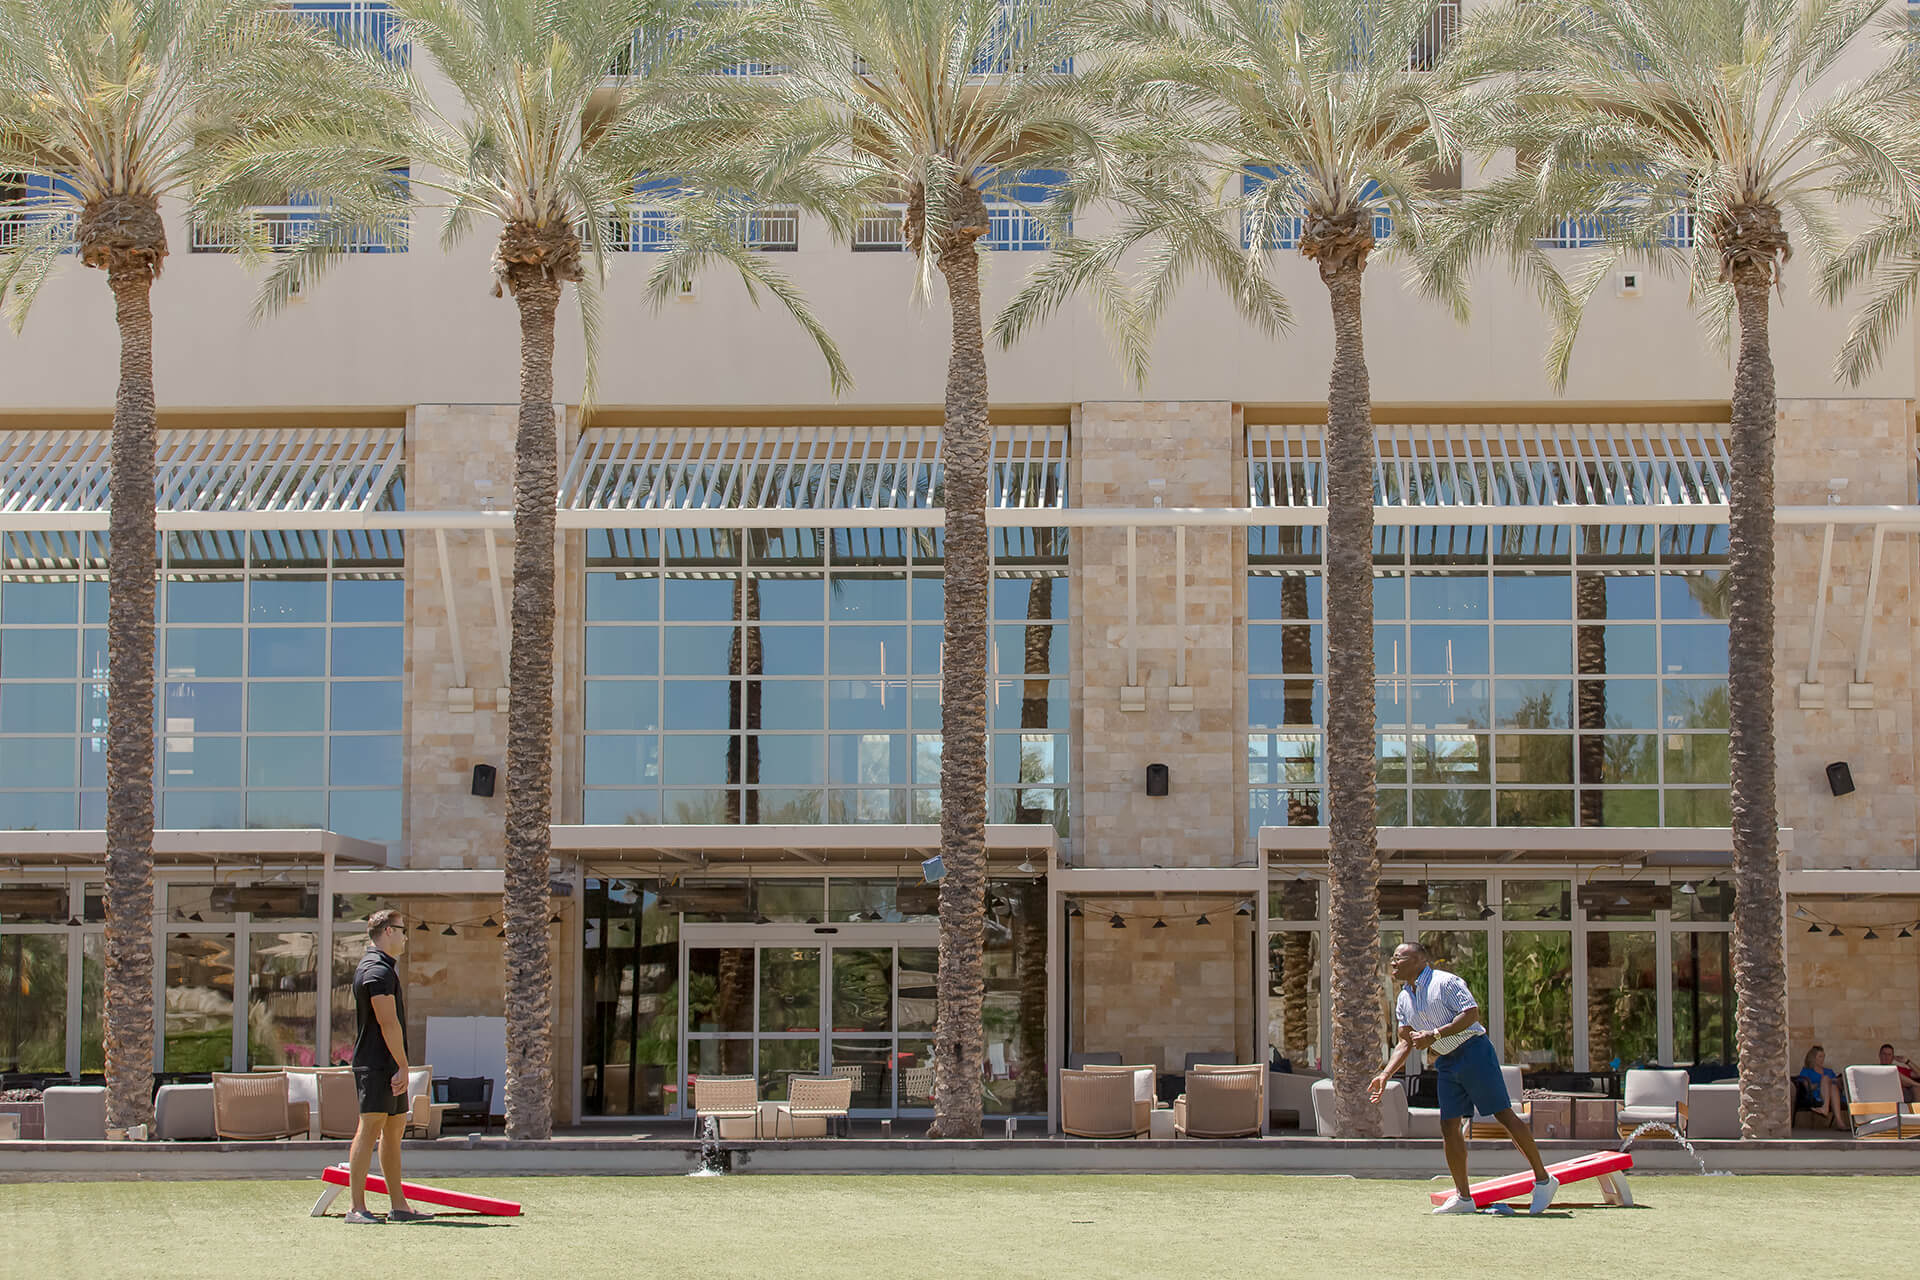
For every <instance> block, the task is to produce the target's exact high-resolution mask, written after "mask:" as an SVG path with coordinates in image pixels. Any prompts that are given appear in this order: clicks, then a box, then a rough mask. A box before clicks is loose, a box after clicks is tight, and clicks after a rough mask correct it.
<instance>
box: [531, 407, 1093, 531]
mask: <svg viewBox="0 0 1920 1280" xmlns="http://www.w3.org/2000/svg"><path fill="white" fill-rule="evenodd" d="M993 435H994V440H993V456H992V461H991V464H990V465H991V473H990V476H989V490H988V491H989V495H990V497H989V503H990V505H992V506H994V507H998V508H1015V509H1018V508H1032V509H1037V510H1049V509H1053V510H1057V509H1059V508H1062V507H1065V506H1066V504H1067V462H1068V458H1067V428H1065V427H1063V426H996V427H995V428H993ZM945 489H946V463H945V460H944V458H943V457H942V456H941V431H940V428H939V427H937V426H867V427H682V428H654V427H595V428H589V429H587V430H586V431H584V432H582V433H581V436H580V441H579V443H578V444H577V445H576V446H575V447H574V451H573V456H572V458H571V459H569V460H568V463H567V467H566V471H565V473H564V474H563V476H562V478H561V482H560V514H561V523H562V524H563V525H566V526H570V527H583V526H585V527H592V526H599V527H617V526H618V525H619V524H620V523H621V520H620V517H621V516H623V515H624V516H627V517H636V516H641V515H643V513H644V514H645V515H646V516H648V517H650V518H647V519H644V520H640V521H637V523H662V522H663V521H661V520H660V517H661V516H662V515H663V514H665V513H669V512H671V513H681V514H682V515H686V516H691V515H692V513H696V512H711V513H716V514H717V515H718V518H720V519H722V520H738V519H739V518H740V517H741V516H742V515H743V513H746V512H752V513H754V516H753V518H751V519H750V521H749V522H751V523H755V524H763V523H765V522H766V520H767V519H768V516H767V515H766V513H767V512H782V513H784V512H793V513H796V514H799V513H806V514H805V517H804V519H803V521H802V522H803V523H804V522H809V521H811V522H817V523H821V524H829V525H836V524H842V523H853V522H861V523H884V522H887V521H884V520H881V519H879V518H878V513H883V512H884V513H890V514H892V516H893V517H894V519H893V521H892V522H894V523H905V524H935V523H938V522H939V521H940V520H941V519H942V518H943V516H944V512H943V511H942V510H941V504H942V502H943V501H944V500H945ZM780 518H781V519H783V520H786V517H785V516H782V517H780ZM787 522H788V523H792V521H791V520H787ZM664 523H669V524H671V523H692V521H671V520H669V521H664Z"/></svg>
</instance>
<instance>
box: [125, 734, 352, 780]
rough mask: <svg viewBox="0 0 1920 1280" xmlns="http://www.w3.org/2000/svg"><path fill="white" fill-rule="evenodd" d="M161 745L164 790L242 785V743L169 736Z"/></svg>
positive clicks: (220, 739) (228, 739)
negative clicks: (166, 788)
mask: <svg viewBox="0 0 1920 1280" xmlns="http://www.w3.org/2000/svg"><path fill="white" fill-rule="evenodd" d="M160 743H161V747H162V751H161V756H160V768H161V769H162V771H163V772H162V775H161V779H160V781H161V785H162V786H167V787H237V786H239V785H240V751H241V746H242V742H241V739H239V738H212V737H205V738H189V737H174V736H172V735H168V736H167V737H164V738H162V739H161V740H160ZM316 781H317V775H316Z"/></svg>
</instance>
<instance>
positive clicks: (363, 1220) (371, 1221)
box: [343, 1209, 386, 1227]
mask: <svg viewBox="0 0 1920 1280" xmlns="http://www.w3.org/2000/svg"><path fill="white" fill-rule="evenodd" d="M343 1221H346V1222H350V1223H352V1224H353V1225H354V1226H356V1227H364V1226H369V1225H372V1226H379V1225H380V1224H381V1223H383V1222H385V1221H386V1219H385V1218H383V1217H381V1216H380V1215H379V1214H377V1213H368V1212H367V1211H366V1210H365V1209H349V1210H347V1216H346V1218H345V1219H343Z"/></svg>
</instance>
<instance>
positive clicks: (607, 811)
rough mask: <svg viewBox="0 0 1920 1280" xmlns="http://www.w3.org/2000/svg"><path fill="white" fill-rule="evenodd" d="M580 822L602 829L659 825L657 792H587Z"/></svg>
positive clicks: (658, 798) (658, 794)
mask: <svg viewBox="0 0 1920 1280" xmlns="http://www.w3.org/2000/svg"><path fill="white" fill-rule="evenodd" d="M582 817H583V820H584V821H586V822H587V823H589V824H595V825H604V826H623V825H625V826H633V825H644V826H652V825H653V824H654V823H656V822H658V821H660V793H659V792H658V791H589V792H587V794H586V798H585V802H584V804H583V806H582Z"/></svg>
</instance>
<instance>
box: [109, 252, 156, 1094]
mask: <svg viewBox="0 0 1920 1280" xmlns="http://www.w3.org/2000/svg"><path fill="white" fill-rule="evenodd" d="M107 283H108V285H109V287H111V288H112V290H113V302H114V318H115V320H116V321H117V322H118V323H119V326H120V390H119V394H118V395H117V397H116V398H115V400H114V406H113V440H112V444H111V449H112V457H111V461H112V468H111V474H110V476H109V477H108V486H109V488H108V506H109V509H110V514H109V525H110V530H111V532H110V542H109V545H108V548H107V708H108V712H107V885H106V887H107V965H106V968H107V975H106V978H107V980H106V1039H107V1043H106V1053H107V1124H108V1125H110V1126H112V1127H114V1128H124V1127H126V1126H128V1125H136V1124H146V1123H148V1122H150V1121H151V1120H152V1119H153V666H154V663H153V625H154V624H153V612H154V609H153V578H154V564H153V538H154V516H153V470H154V464H153V450H154V399H153V309H152V306H151V303H150V297H151V293H152V290H153V271H152V269H151V268H150V266H149V265H148V264H147V263H146V262H145V261H135V262H133V263H126V264H123V263H116V264H115V265H114V266H112V267H111V268H109V270H108V273H107Z"/></svg>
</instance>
